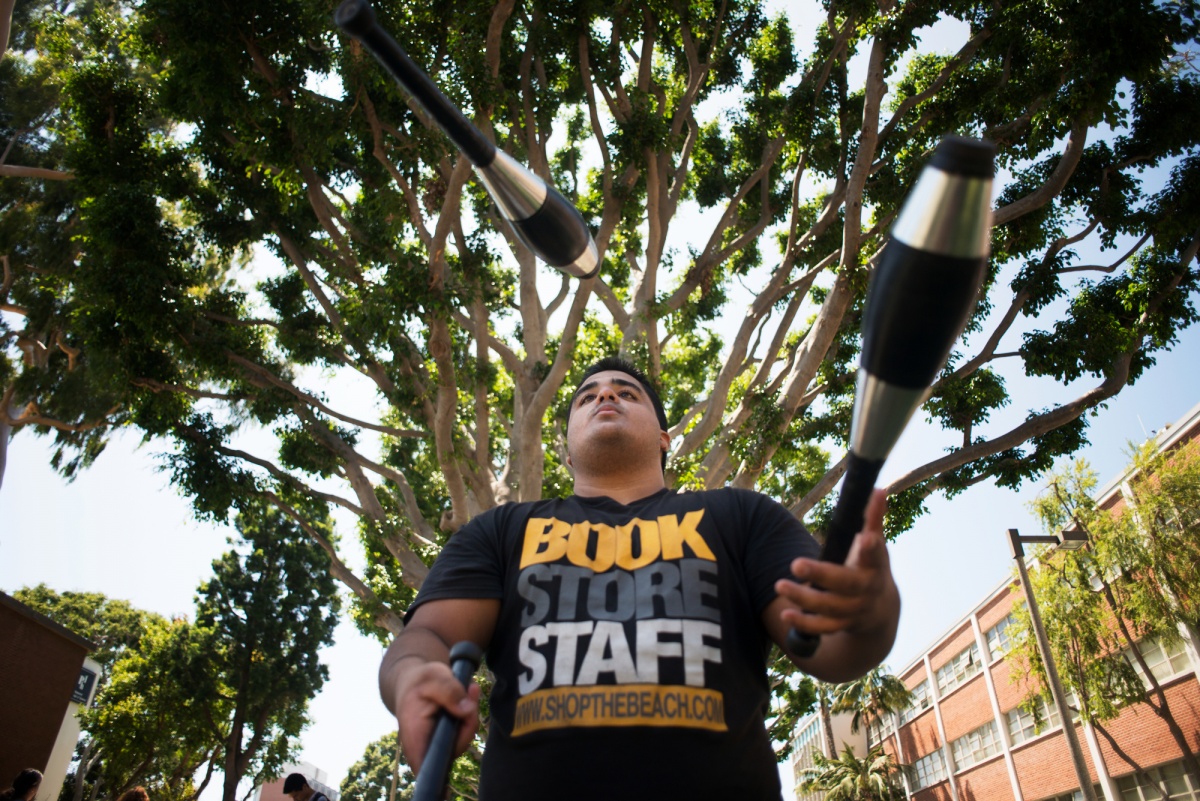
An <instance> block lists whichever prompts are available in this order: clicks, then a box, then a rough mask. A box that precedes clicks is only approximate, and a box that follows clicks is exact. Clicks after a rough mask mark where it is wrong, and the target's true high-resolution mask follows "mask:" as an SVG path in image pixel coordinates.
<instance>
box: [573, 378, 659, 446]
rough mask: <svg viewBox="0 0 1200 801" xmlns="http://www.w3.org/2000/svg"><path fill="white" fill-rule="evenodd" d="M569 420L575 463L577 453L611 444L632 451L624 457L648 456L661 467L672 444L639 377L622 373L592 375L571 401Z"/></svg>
mask: <svg viewBox="0 0 1200 801" xmlns="http://www.w3.org/2000/svg"><path fill="white" fill-rule="evenodd" d="M568 420H569V422H568V425H567V450H568V452H569V453H570V455H571V463H572V464H575V463H576V462H577V461H578V456H577V453H586V452H591V451H592V450H593V449H595V448H601V449H604V448H607V447H609V446H611V445H620V446H622V448H623V449H624V448H631V449H632V450H629V451H625V450H622V454H623V455H627V456H628V457H631V458H633V457H635V454H636V455H637V456H641V457H643V458H646V457H647V455H648V457H649V458H652V459H653V460H654V461H655V464H658V463H659V460H660V459H661V454H662V452H663V451H664V450H665V449H666V447H667V444H668V441H669V440H668V437H667V433H666V432H665V431H663V430H662V429H661V428H660V427H659V424H658V416H657V415H656V414H655V411H654V404H653V403H652V402H651V400H650V396H649V395H648V394H647V393H646V390H645V389H643V388H642V385H641V384H639V383H638V381H637V379H636V378H634V377H633V376H631V375H629V374H628V373H623V372H621V371H619V370H605V371H604V372H600V373H596V374H595V375H592V376H589V377H588V379H587V380H586V381H584V382H583V384H582V385H581V386H580V387H579V389H577V390H576V391H575V395H574V397H573V398H572V399H571V413H570V415H569V418H568ZM643 450H644V451H645V453H643Z"/></svg>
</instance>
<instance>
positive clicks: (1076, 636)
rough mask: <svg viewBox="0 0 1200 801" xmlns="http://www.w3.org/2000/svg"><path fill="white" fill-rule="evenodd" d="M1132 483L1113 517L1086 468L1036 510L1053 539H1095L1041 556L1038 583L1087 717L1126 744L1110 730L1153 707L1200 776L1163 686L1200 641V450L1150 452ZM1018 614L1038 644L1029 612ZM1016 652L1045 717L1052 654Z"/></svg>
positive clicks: (1063, 476) (1070, 685) (1137, 463)
mask: <svg viewBox="0 0 1200 801" xmlns="http://www.w3.org/2000/svg"><path fill="white" fill-rule="evenodd" d="M1122 484H1123V487H1122V492H1121V496H1122V498H1121V503H1120V504H1119V505H1117V506H1116V507H1115V508H1108V507H1101V506H1100V505H1099V503H1098V500H1099V499H1097V498H1096V497H1095V491H1096V485H1097V481H1096V474H1095V473H1094V472H1093V471H1092V470H1091V468H1090V467H1088V465H1087V464H1086V462H1082V461H1079V462H1076V463H1074V464H1073V465H1071V466H1069V467H1067V468H1065V469H1063V470H1061V471H1059V472H1057V473H1056V474H1055V475H1054V476H1053V478H1052V479H1051V482H1050V484H1049V486H1048V488H1047V489H1046V490H1045V492H1044V493H1043V494H1042V495H1041V496H1040V497H1039V498H1038V500H1037V501H1036V502H1035V504H1034V509H1035V511H1036V512H1037V514H1038V516H1039V517H1040V518H1041V520H1042V522H1043V523H1044V524H1045V528H1046V530H1047V531H1049V532H1051V533H1057V532H1058V531H1060V530H1062V529H1064V528H1074V529H1076V530H1079V531H1082V532H1084V533H1086V535H1087V538H1088V543H1087V546H1086V547H1085V548H1084V549H1082V550H1078V551H1073V552H1072V551H1062V550H1059V551H1055V552H1053V553H1050V552H1043V553H1042V554H1040V556H1039V559H1038V569H1037V570H1035V571H1031V573H1030V583H1031V585H1032V587H1033V592H1034V595H1035V596H1036V598H1037V602H1038V607H1039V609H1040V610H1041V613H1042V618H1043V621H1044V624H1045V628H1046V633H1047V638H1048V640H1049V642H1050V650H1051V652H1052V654H1053V658H1054V660H1055V665H1057V666H1058V670H1059V673H1060V674H1061V676H1062V680H1063V684H1064V686H1065V688H1066V689H1067V691H1068V692H1071V693H1073V694H1074V697H1075V703H1076V704H1077V706H1078V710H1079V714H1080V716H1081V717H1083V718H1084V719H1085V720H1088V721H1090V722H1092V723H1093V724H1094V725H1095V727H1096V729H1097V731H1099V732H1100V733H1101V735H1102V736H1104V737H1105V738H1107V739H1108V741H1109V742H1110V743H1115V741H1114V740H1113V739H1112V738H1111V737H1110V736H1109V735H1108V734H1107V732H1106V730H1105V727H1104V724H1105V723H1106V722H1107V721H1110V720H1112V719H1114V718H1116V717H1117V716H1118V715H1119V714H1121V711H1122V709H1124V708H1125V707H1126V706H1128V705H1129V704H1132V703H1136V702H1145V703H1146V704H1147V705H1148V707H1149V709H1150V710H1151V711H1152V712H1153V713H1154V714H1155V715H1157V716H1158V717H1159V718H1161V719H1162V720H1163V721H1164V722H1165V723H1166V725H1167V727H1168V729H1169V730H1170V733H1171V735H1172V737H1174V739H1175V741H1176V743H1177V744H1183V745H1184V746H1185V747H1183V748H1182V751H1181V753H1182V754H1183V755H1184V757H1183V758H1184V761H1185V763H1186V764H1187V768H1188V770H1190V771H1193V772H1195V771H1200V763H1197V760H1196V757H1195V755H1194V754H1192V752H1191V749H1190V748H1189V747H1186V743H1187V737H1186V734H1185V732H1184V731H1183V729H1182V728H1181V727H1180V726H1179V724H1178V723H1176V721H1175V717H1174V712H1173V711H1172V708H1171V703H1170V699H1169V698H1168V696H1167V694H1166V692H1165V691H1164V689H1163V686H1162V682H1161V681H1160V678H1166V677H1169V676H1170V675H1171V674H1172V673H1173V672H1174V668H1173V667H1172V660H1171V658H1170V652H1171V650H1172V649H1173V646H1181V645H1182V639H1183V633H1184V632H1188V633H1189V637H1190V639H1191V640H1192V642H1193V643H1196V642H1200V637H1198V636H1197V628H1198V623H1200V620H1198V619H1197V613H1196V608H1197V601H1198V599H1200V569H1198V566H1200V561H1198V560H1197V557H1198V556H1200V554H1197V541H1196V527H1197V524H1198V523H1200V448H1196V447H1195V443H1194V442H1193V443H1190V444H1188V445H1186V446H1184V447H1183V448H1180V449H1179V450H1173V451H1169V452H1165V453H1163V452H1156V450H1155V447H1154V445H1153V443H1150V444H1148V445H1146V446H1144V447H1142V448H1139V449H1137V450H1136V451H1135V452H1134V455H1133V461H1132V462H1131V464H1130V466H1129V469H1128V471H1127V474H1126V476H1125V477H1124V480H1123V482H1122ZM1017 611H1018V615H1017V617H1018V621H1019V625H1020V626H1022V628H1023V629H1024V633H1025V634H1028V632H1029V631H1030V627H1031V621H1030V618H1029V613H1028V609H1027V608H1026V607H1020V608H1018V610H1017ZM1014 641H1015V642H1017V643H1018V644H1017V645H1016V646H1015V647H1014V648H1013V650H1012V651H1011V652H1010V654H1009V658H1010V659H1012V660H1014V663H1015V665H1016V667H1017V670H1016V671H1015V674H1014V675H1015V676H1017V677H1020V678H1033V679H1035V681H1034V682H1033V683H1032V684H1031V685H1030V686H1031V687H1033V688H1034V694H1033V695H1031V696H1030V698H1029V699H1027V702H1026V704H1025V706H1026V707H1028V708H1030V709H1037V708H1039V702H1038V697H1037V688H1040V687H1045V686H1046V678H1045V667H1044V664H1043V662H1042V658H1041V655H1040V653H1039V652H1038V650H1037V648H1036V645H1035V644H1034V642H1035V640H1034V638H1033V637H1029V636H1024V637H1022V636H1019V635H1018V636H1017V637H1015V638H1014ZM1151 660H1153V661H1154V663H1155V664H1153V665H1151V664H1150V662H1151ZM1118 753H1121V752H1118ZM1121 755H1122V756H1123V757H1124V755H1123V754H1121ZM1134 767H1135V768H1137V769H1139V770H1140V769H1141V768H1142V767H1143V766H1139V765H1136V764H1134ZM1147 778H1148V776H1147Z"/></svg>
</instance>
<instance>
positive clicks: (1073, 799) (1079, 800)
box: [1045, 784, 1104, 801]
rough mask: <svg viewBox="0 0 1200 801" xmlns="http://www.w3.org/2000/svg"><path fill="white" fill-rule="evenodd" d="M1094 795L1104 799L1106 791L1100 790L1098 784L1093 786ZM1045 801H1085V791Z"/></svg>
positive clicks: (1077, 791)
mask: <svg viewBox="0 0 1200 801" xmlns="http://www.w3.org/2000/svg"><path fill="white" fill-rule="evenodd" d="M1092 795H1094V796H1096V798H1103V797H1104V791H1103V790H1101V789H1100V785H1098V784H1093V785H1092ZM1045 801H1083V790H1076V791H1075V792H1073V793H1063V794H1062V795H1056V796H1054V798H1047V799H1045Z"/></svg>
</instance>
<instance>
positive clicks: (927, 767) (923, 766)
mask: <svg viewBox="0 0 1200 801" xmlns="http://www.w3.org/2000/svg"><path fill="white" fill-rule="evenodd" d="M948 778H950V774H949V773H948V772H947V770H946V760H945V758H944V757H943V756H942V749H940V748H939V749H938V750H936V751H930V752H929V753H928V754H926V755H925V756H923V757H921V758H920V759H918V760H917V761H916V762H914V763H913V764H912V780H913V787H912V791H913V792H914V793H915V792H917V791H918V790H924V789H925V788H926V787H932V786H933V785H935V784H937V783H938V782H941V781H945V780H946V779H948Z"/></svg>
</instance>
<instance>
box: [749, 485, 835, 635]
mask: <svg viewBox="0 0 1200 801" xmlns="http://www.w3.org/2000/svg"><path fill="white" fill-rule="evenodd" d="M739 495H740V498H739V501H740V503H741V506H742V513H743V519H744V520H745V521H746V527H747V528H746V540H745V548H746V549H745V551H744V555H743V564H744V565H745V571H746V584H747V586H748V587H749V589H750V597H751V599H752V600H753V602H754V609H755V612H756V613H758V614H761V613H762V611H763V610H764V609H766V608H767V605H768V604H770V603H771V601H773V600H775V596H776V595H777V593H776V592H775V582H776V581H778V580H779V579H781V578H787V577H790V576H791V575H792V573H791V564H792V560H793V559H796V558H797V557H801V556H806V557H810V558H813V559H815V558H817V557H818V556H819V555H820V551H821V549H820V546H818V545H817V541H816V540H815V539H813V537H812V535H811V534H809V533H808V530H807V529H806V528H805V527H804V524H803V523H801V522H800V521H799V520H798V519H796V516H795V515H793V514H792V513H791V512H789V511H788V510H787V509H786V508H785V507H784V506H783V505H782V504H781V503H779V502H778V501H775V500H773V499H771V498H768V497H767V496H766V495H763V494H761V493H758V492H750V491H746V490H741V491H739Z"/></svg>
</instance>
